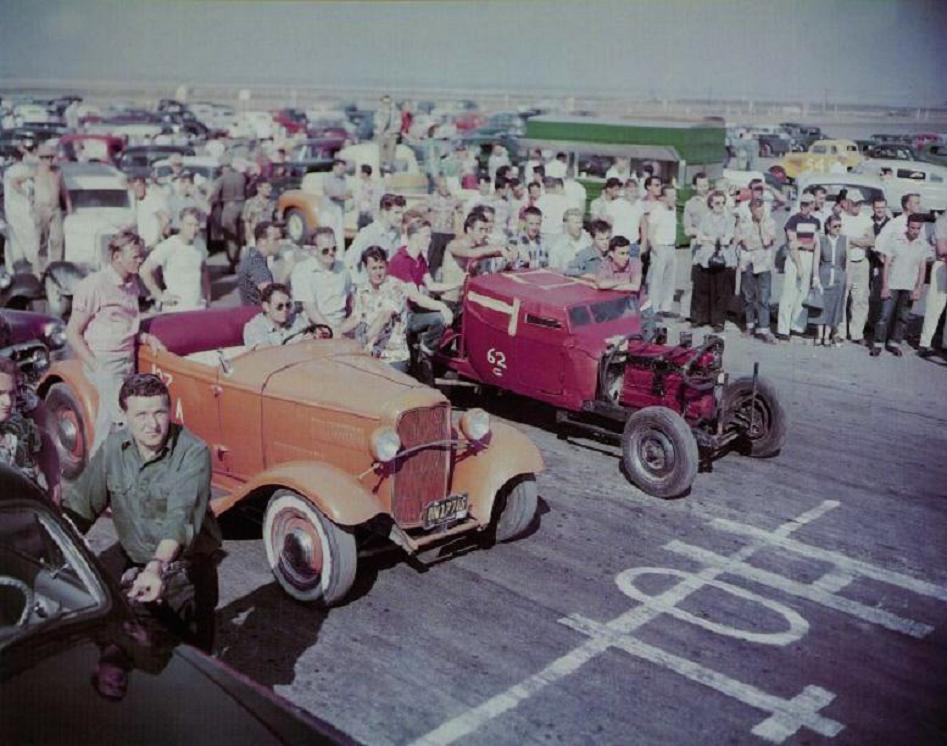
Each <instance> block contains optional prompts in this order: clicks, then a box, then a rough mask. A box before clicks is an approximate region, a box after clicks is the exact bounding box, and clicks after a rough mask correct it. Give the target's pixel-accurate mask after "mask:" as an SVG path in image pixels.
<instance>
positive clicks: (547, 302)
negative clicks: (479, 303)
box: [468, 269, 624, 315]
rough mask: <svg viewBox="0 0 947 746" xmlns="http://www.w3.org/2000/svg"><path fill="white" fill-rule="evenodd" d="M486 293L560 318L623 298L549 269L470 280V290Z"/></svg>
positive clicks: (485, 276) (482, 276)
mask: <svg viewBox="0 0 947 746" xmlns="http://www.w3.org/2000/svg"><path fill="white" fill-rule="evenodd" d="M471 289H472V290H474V291H478V292H483V291H486V292H487V293H489V294H490V295H491V296H493V297H495V298H498V299H502V300H519V301H520V302H521V303H527V304H529V305H530V307H531V308H533V309H536V310H544V311H546V312H547V313H550V314H553V313H555V314H556V315H561V313H562V310H563V309H564V308H571V307H573V306H577V305H582V304H584V303H594V302H597V301H602V300H608V299H609V298H611V297H614V296H616V295H624V294H623V293H617V292H612V291H607V290H597V289H596V288H594V287H592V286H591V285H590V284H589V283H588V282H587V281H583V280H581V279H580V278H577V277H567V276H565V275H564V274H562V273H561V272H556V271H555V270H549V269H530V270H525V271H522V272H499V273H495V274H489V275H481V276H479V277H475V278H473V280H471V282H470V284H469V285H468V292H469V290H471Z"/></svg>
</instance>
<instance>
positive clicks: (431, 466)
mask: <svg viewBox="0 0 947 746" xmlns="http://www.w3.org/2000/svg"><path fill="white" fill-rule="evenodd" d="M254 313H255V309H250V308H238V309H212V310H203V311H191V312H184V313H178V314H165V315H162V316H158V317H155V318H153V319H151V320H149V321H146V322H143V328H145V329H147V330H149V331H150V332H151V333H152V334H154V335H156V336H157V337H158V338H159V339H161V340H162V341H163V342H164V344H165V345H166V346H167V348H168V350H167V351H163V352H158V353H154V352H153V351H152V350H151V348H150V347H147V346H142V347H140V348H139V350H138V359H137V364H138V370H139V371H140V372H151V373H156V374H157V375H159V376H160V377H161V378H162V379H163V380H164V381H165V382H166V384H167V385H168V388H169V390H170V393H171V411H172V416H173V419H174V421H176V422H179V423H181V424H183V425H185V426H187V428H188V429H189V430H191V431H192V432H193V433H195V434H196V435H198V436H199V437H200V438H202V439H203V440H204V441H205V442H206V443H207V444H208V446H209V447H210V449H211V454H212V462H213V487H214V497H213V500H212V507H213V510H214V511H215V513H218V514H219V513H222V512H224V511H226V510H228V509H230V508H231V507H233V506H234V505H236V504H238V503H240V502H242V501H244V500H248V499H253V498H260V497H266V496H268V495H270V494H272V493H273V492H274V491H276V490H278V489H287V490H292V491H293V492H296V493H298V494H299V495H301V496H303V497H304V498H305V499H306V500H308V501H309V502H311V503H312V504H313V505H315V506H316V507H317V508H318V509H319V510H320V511H322V513H323V514H324V515H325V516H326V517H328V518H329V519H330V520H331V521H332V522H333V523H335V524H338V525H340V526H346V527H355V526H360V525H362V524H365V523H366V522H369V521H371V520H372V519H377V518H379V517H383V518H384V517H390V519H391V522H392V530H393V533H394V534H396V535H395V536H393V537H392V538H393V540H395V542H396V543H398V544H399V545H401V546H402V547H403V548H405V549H406V550H408V551H417V550H418V549H420V548H422V547H424V546H427V545H429V544H433V543H436V542H438V541H439V540H441V539H443V538H445V537H447V536H453V535H456V534H459V533H463V532H465V531H477V530H483V529H484V528H486V527H487V525H488V524H489V522H490V520H491V514H492V512H493V508H494V497H495V495H496V494H497V492H498V491H499V490H500V489H501V487H503V485H504V484H506V483H507V482H509V481H510V480H512V479H516V478H517V477H521V476H523V475H530V476H531V475H533V474H535V473H537V472H539V471H541V470H542V469H543V463H542V459H541V457H540V455H539V452H538V450H537V449H536V447H535V446H534V445H533V444H532V442H531V441H529V440H528V439H527V438H526V437H525V436H524V435H522V434H521V433H519V432H518V431H517V430H515V429H514V428H512V427H510V426H508V425H504V424H502V423H498V422H493V423H491V431H490V435H489V438H488V439H486V440H485V442H482V443H474V442H471V441H468V440H467V438H466V437H465V436H464V435H463V434H462V432H461V430H460V428H459V426H458V422H457V416H455V415H454V414H453V413H452V411H451V407H450V404H449V402H448V401H447V399H446V398H445V397H444V396H443V394H441V393H440V392H439V391H437V390H435V389H432V388H429V387H427V386H424V385H422V384H420V383H418V382H417V381H416V380H415V379H413V378H411V377H409V376H407V375H405V374H403V373H399V372H397V371H395V370H394V369H393V368H391V367H390V366H388V365H387V364H385V363H383V362H382V361H380V360H377V359H375V358H372V357H370V356H368V355H366V354H364V353H363V352H361V351H360V349H359V347H358V345H356V344H355V343H354V342H352V341H349V340H311V341H304V342H300V343H298V344H291V345H286V346H282V347H268V348H265V349H258V350H249V351H248V350H246V349H245V348H242V347H240V346H239V345H240V342H241V341H242V337H241V335H242V329H243V324H244V323H245V322H246V321H247V320H248V319H249V318H250V317H251V316H252V315H253V314H254ZM228 358H229V359H228ZM221 359H223V361H224V362H221ZM56 384H65V386H67V387H68V388H69V389H70V390H71V392H72V395H73V398H74V400H75V402H76V404H77V409H78V410H79V412H78V415H79V416H78V418H77V419H78V420H79V422H78V426H79V430H80V434H81V435H82V439H83V443H84V444H85V443H91V442H92V441H93V437H94V432H93V430H92V428H93V423H94V422H95V411H96V407H97V405H98V396H97V394H96V391H95V389H94V387H93V386H92V385H91V384H90V383H89V381H88V380H87V379H86V377H85V375H84V374H83V371H82V366H81V364H80V363H79V361H78V360H76V359H69V360H64V361H60V362H57V363H55V364H54V365H53V366H52V368H51V369H50V370H49V372H48V373H47V375H46V376H45V377H44V379H43V380H42V381H41V383H40V385H39V387H38V388H39V392H40V394H41V395H44V396H45V395H48V393H49V391H50V389H51V388H52V387H53V386H54V385H56ZM53 416H54V417H55V416H56V415H55V413H53ZM381 427H390V428H393V429H394V430H395V432H396V433H397V434H398V436H399V438H400V441H401V450H402V452H403V453H404V455H403V456H399V457H398V458H397V459H396V460H395V461H394V462H393V463H389V464H381V463H379V462H378V460H377V459H376V458H375V456H374V455H373V452H372V448H371V438H372V435H373V433H375V432H376V431H377V430H378V429H379V428H381ZM457 494H466V495H467V496H468V498H469V501H468V506H469V507H468V512H467V515H466V517H465V518H464V519H463V520H460V521H458V522H456V523H455V524H453V525H448V526H446V527H445V526H437V527H435V528H429V527H428V528H426V527H425V524H426V520H425V510H426V509H427V508H428V506H430V505H431V504H432V503H435V502H437V501H440V500H443V499H445V498H446V497H448V496H450V495H457Z"/></svg>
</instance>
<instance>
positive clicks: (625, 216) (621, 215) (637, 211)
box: [602, 197, 644, 244]
mask: <svg viewBox="0 0 947 746" xmlns="http://www.w3.org/2000/svg"><path fill="white" fill-rule="evenodd" d="M602 214H603V215H604V216H605V217H606V218H608V220H610V221H611V224H612V235H613V236H624V237H625V238H627V239H628V240H629V241H631V243H633V244H636V243H638V242H639V241H640V240H641V218H642V217H644V209H643V208H642V206H641V203H640V202H638V201H635V202H629V201H628V200H627V199H625V198H624V197H619V198H618V199H613V200H611V201H609V202H606V203H605V206H604V208H603V210H602Z"/></svg>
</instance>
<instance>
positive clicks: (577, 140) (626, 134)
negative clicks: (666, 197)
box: [522, 115, 727, 245]
mask: <svg viewBox="0 0 947 746" xmlns="http://www.w3.org/2000/svg"><path fill="white" fill-rule="evenodd" d="M725 138H726V127H725V126H724V123H723V120H721V119H715V118H708V119H704V120H698V121H693V120H669V119H663V120H645V119H637V120H624V119H605V118H598V117H583V116H553V115H545V116H537V117H531V118H530V119H529V120H528V121H527V123H526V136H525V138H524V139H523V140H522V144H523V146H525V147H527V148H542V149H544V150H551V151H554V152H557V153H558V152H564V153H566V154H568V156H569V166H570V173H572V174H575V176H576V179H577V180H578V181H579V183H581V184H582V186H584V187H585V190H586V197H587V204H586V210H588V205H589V204H591V202H592V200H594V199H596V198H597V197H598V196H599V194H601V192H602V187H603V186H604V185H605V178H604V172H605V169H607V167H608V166H609V165H610V164H611V163H612V162H614V160H615V159H616V158H619V157H625V158H628V159H630V160H631V166H632V170H633V171H634V170H638V169H639V168H640V166H641V165H643V164H645V163H651V164H653V165H654V166H655V167H656V169H655V175H657V176H660V177H661V178H662V180H664V181H665V182H669V183H670V182H673V183H676V184H677V186H678V206H679V209H683V208H682V206H683V204H684V202H685V201H686V200H687V198H688V197H689V196H690V194H691V180H692V179H693V176H694V174H696V173H698V172H699V171H703V172H705V173H706V174H707V175H708V176H709V177H710V179H711V181H713V180H715V179H717V178H720V177H721V176H723V168H724V163H725V162H726V158H727V147H726V142H725ZM681 222H682V221H680V220H679V221H678V241H679V244H681V245H683V244H686V243H687V240H686V239H685V237H684V234H683V230H682V227H681Z"/></svg>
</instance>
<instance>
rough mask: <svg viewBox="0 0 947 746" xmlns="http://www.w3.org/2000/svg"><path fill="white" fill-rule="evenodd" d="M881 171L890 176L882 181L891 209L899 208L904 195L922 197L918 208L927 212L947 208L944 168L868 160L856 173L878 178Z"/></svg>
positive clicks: (916, 162) (897, 209)
mask: <svg viewBox="0 0 947 746" xmlns="http://www.w3.org/2000/svg"><path fill="white" fill-rule="evenodd" d="M884 169H889V170H890V176H887V177H885V178H883V179H882V180H883V181H884V182H885V188H886V190H887V193H888V198H889V200H891V203H892V204H891V209H892V210H895V211H899V210H900V209H901V197H903V196H904V195H905V194H911V193H917V194H919V195H921V205H922V206H923V209H924V210H925V211H927V210H937V211H940V210H944V209H947V166H941V165H938V164H935V163H927V162H925V161H893V160H883V159H875V158H873V159H871V160H867V161H865V162H864V163H862V164H860V165H859V166H858V167H857V168H856V169H855V170H856V171H858V172H859V173H864V174H870V175H872V176H877V177H879V178H880V177H881V174H882V171H883V170H884Z"/></svg>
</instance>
